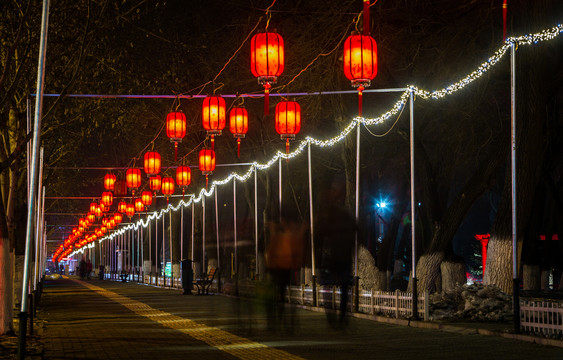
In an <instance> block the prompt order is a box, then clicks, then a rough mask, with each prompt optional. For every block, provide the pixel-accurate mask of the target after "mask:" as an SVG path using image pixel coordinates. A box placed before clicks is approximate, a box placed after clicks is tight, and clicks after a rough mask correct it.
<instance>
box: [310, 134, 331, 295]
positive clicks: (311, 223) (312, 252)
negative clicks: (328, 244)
mask: <svg viewBox="0 0 563 360" xmlns="http://www.w3.org/2000/svg"><path fill="white" fill-rule="evenodd" d="M307 167H308V173H309V222H310V228H311V230H310V231H311V277H312V285H313V286H312V287H313V306H317V275H316V272H315V232H314V228H315V227H314V222H313V221H314V216H313V177H312V170H311V142H308V143H307ZM329 201H330V200H329Z"/></svg>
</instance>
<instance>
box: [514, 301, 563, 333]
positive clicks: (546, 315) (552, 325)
mask: <svg viewBox="0 0 563 360" xmlns="http://www.w3.org/2000/svg"><path fill="white" fill-rule="evenodd" d="M520 328H521V329H522V330H523V331H525V332H530V333H532V334H542V335H544V336H548V337H551V336H563V304H561V303H556V302H547V301H540V300H532V301H527V300H523V301H520Z"/></svg>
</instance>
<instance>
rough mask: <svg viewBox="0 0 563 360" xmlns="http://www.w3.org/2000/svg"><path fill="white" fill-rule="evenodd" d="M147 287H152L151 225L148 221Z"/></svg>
mask: <svg viewBox="0 0 563 360" xmlns="http://www.w3.org/2000/svg"><path fill="white" fill-rule="evenodd" d="M148 245H149V246H148V247H149V285H152V234H151V223H150V221H149V241H148Z"/></svg>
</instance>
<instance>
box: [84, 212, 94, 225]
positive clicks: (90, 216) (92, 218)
mask: <svg viewBox="0 0 563 360" xmlns="http://www.w3.org/2000/svg"><path fill="white" fill-rule="evenodd" d="M86 218H87V219H88V222H89V223H90V224H92V223H94V221H96V215H95V214H94V213H92V212H89V213H88V215H86Z"/></svg>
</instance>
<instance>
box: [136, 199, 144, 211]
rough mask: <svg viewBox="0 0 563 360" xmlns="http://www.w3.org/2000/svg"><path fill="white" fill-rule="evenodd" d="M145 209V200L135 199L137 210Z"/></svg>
mask: <svg viewBox="0 0 563 360" xmlns="http://www.w3.org/2000/svg"><path fill="white" fill-rule="evenodd" d="M144 209H145V204H143V200H141V199H140V198H137V199H135V211H136V212H141V211H143V210H144Z"/></svg>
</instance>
